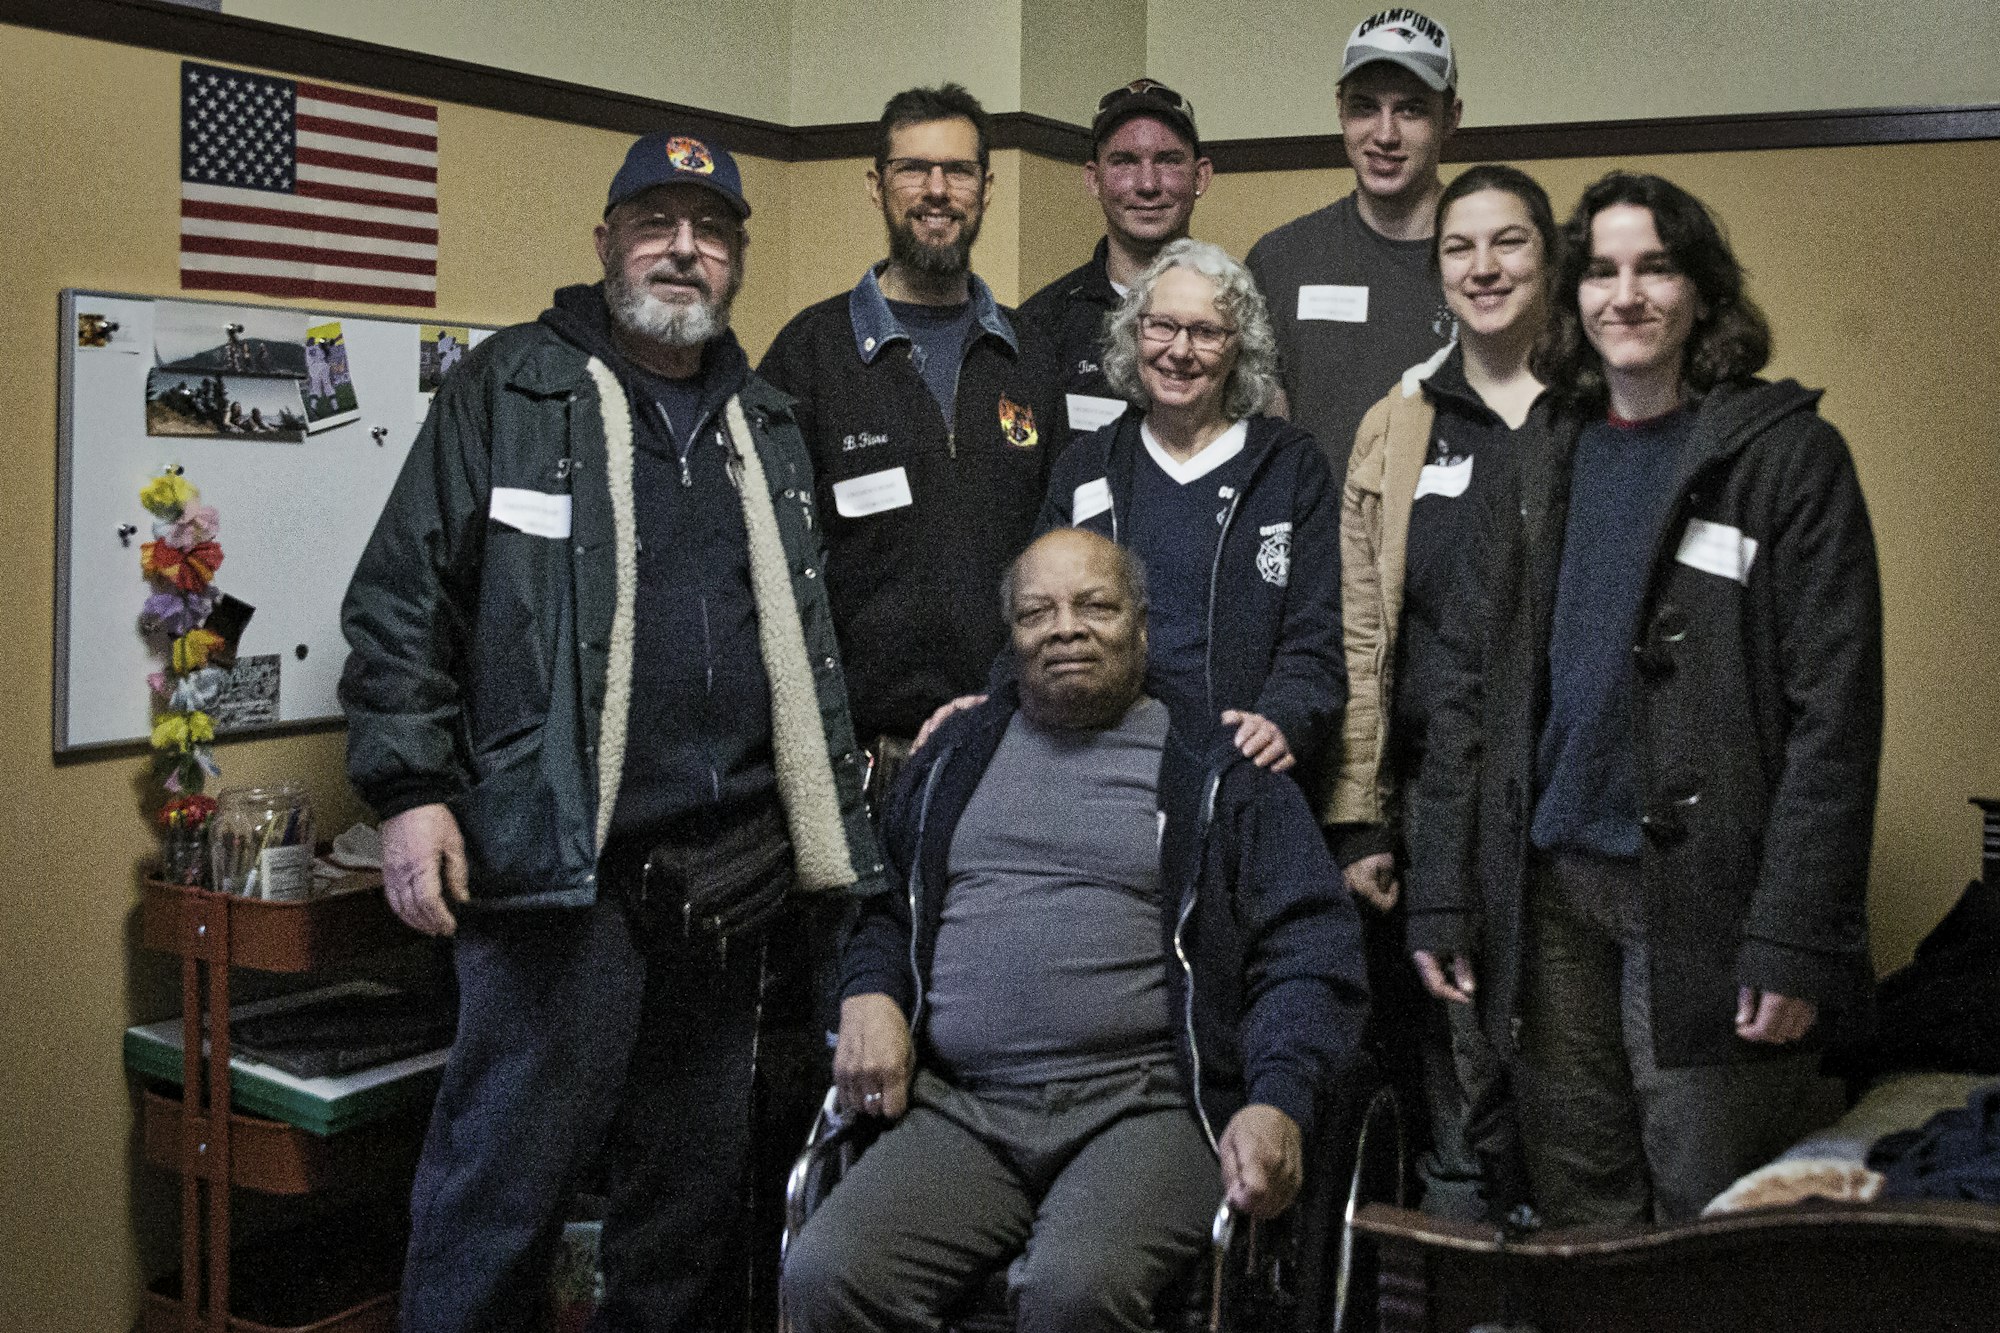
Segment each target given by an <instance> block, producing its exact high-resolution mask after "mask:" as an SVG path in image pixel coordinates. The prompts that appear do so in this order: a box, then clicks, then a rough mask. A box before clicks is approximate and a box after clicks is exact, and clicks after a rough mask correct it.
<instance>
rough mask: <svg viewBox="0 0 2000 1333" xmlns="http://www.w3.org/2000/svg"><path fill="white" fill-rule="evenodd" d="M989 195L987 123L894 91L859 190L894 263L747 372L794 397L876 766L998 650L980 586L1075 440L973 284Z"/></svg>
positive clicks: (786, 333)
mask: <svg viewBox="0 0 2000 1333" xmlns="http://www.w3.org/2000/svg"><path fill="white" fill-rule="evenodd" d="M992 191H993V174H992V172H991V171H990V170H989V167H988V136H987V120H986V112H985V110H984V109H983V108H982V107H981V106H980V105H979V102H978V99H976V98H974V97H973V96H972V94H971V93H968V92H967V91H966V90H965V89H964V88H962V87H960V86H958V85H957V84H954V83H947V84H944V85H943V86H941V87H938V88H913V89H910V90H909V91H906V92H901V93H898V94H896V95H895V96H894V97H892V98H890V99H889V102H888V105H887V106H885V107H884V108H883V110H882V118H881V121H880V122H879V124H878V126H877V129H876V140H875V165H874V169H873V170H871V171H870V172H869V173H868V193H869V197H870V198H871V199H873V200H874V202H875V203H876V205H877V206H878V207H880V208H881V210H882V220H883V222H884V223H885V224H886V226H887V228H888V233H889V257H888V259H886V260H884V261H883V262H882V263H879V264H877V265H875V266H874V267H873V268H871V269H870V270H869V271H868V272H867V273H864V274H863V275H862V277H861V281H860V282H859V283H858V284H857V285H856V286H855V287H854V289H853V290H852V291H850V292H847V293H845V294H843V295H840V296H836V297H833V298H832V299H830V300H827V301H822V302H820V303H819V304H818V305H815V306H812V307H809V308H808V309H806V310H804V311H802V312H801V313H800V314H799V315H798V316H797V317H795V318H794V319H793V320H792V321H791V323H789V324H787V325H786V326H785V328H784V329H783V330H782V331H781V332H780V333H779V334H778V337H777V340H776V341H775V342H773V343H772V344H771V350H770V352H769V353H768V354H767V355H766V356H765V357H764V361H763V364H762V365H760V366H759V367H758V373H759V374H761V375H762V376H764V378H765V379H767V380H769V381H770V382H771V383H772V384H774V385H776V386H777V387H778V388H780V389H782V390H784V391H785V392H786V393H788V394H790V395H791V396H792V397H793V398H795V399H796V400H797V404H796V406H795V408H794V411H795V413H796V414H797V417H798V422H799V428H800V429H801V430H802V431H803V432H804V434H805V438H806V443H807V445H808V446H809V447H810V448H811V450H812V455H813V467H814V469H815V472H816V474H817V478H818V484H817V499H818V509H819V514H820V518H821V522H822V532H823V533H824V540H825V542H826V549H827V566H826V575H827V591H828V593H829V594H830V595H831V597H832V599H833V617H834V628H835V629H836V631H837V632H838V633H839V636H840V642H841V644H842V646H843V647H844V649H845V650H846V661H847V667H848V674H849V679H848V682H847V685H848V697H849V698H850V699H852V700H853V707H854V721H855V729H856V731H857V733H858V734H859V735H860V736H861V737H862V739H863V740H864V741H866V742H869V744H870V748H871V752H872V755H873V757H874V759H875V760H876V762H877V764H878V765H879V766H880V768H881V770H882V771H881V773H880V774H879V775H878V776H886V774H887V770H888V769H891V768H893V767H894V766H896V765H897V764H898V763H899V762H900V758H901V756H902V755H904V754H906V753H907V751H908V741H909V739H910V738H911V737H913V736H915V735H916V733H917V729H918V728H919V727H920V726H921V725H922V724H923V722H924V719H925V718H927V717H929V716H930V714H931V712H932V710H934V709H936V708H937V707H938V705H940V704H942V703H944V702H945V701H946V700H948V699H951V698H953V697H955V696H958V695H962V694H968V693H972V692H974V691H976V690H977V689H979V688H980V687H981V686H983V685H984V684H985V681H986V674H987V669H988V668H989V667H990V666H991V665H992V664H993V660H994V657H995V656H996V655H997V654H998V652H999V651H1000V649H1001V647H1002V646H1003V645H1004V643H1005V636H1004V634H1003V633H1002V627H1001V626H1000V625H998V624H997V623H995V622H994V620H993V618H992V617H991V616H990V615H987V614H985V606H986V602H987V599H988V597H989V596H990V590H991V589H992V587H993V585H994V584H995V583H996V582H997V581H998V580H999V578H1000V573H1001V571H1002V570H1004V569H1005V568H1006V567H1007V563H1008V562H1009V561H1010V560H1012V559H1013V558H1014V556H1015V555H1016V554H1018V553H1019V551H1020V550H1021V548H1022V547H1023V546H1025V545H1027V542H1028V538H1029V536H1030V534H1031V533H1032V531H1033V528H1034V523H1035V515H1036V512H1037V510H1038V509H1039V508H1040V506H1041V502H1042V492H1043V489H1044V487H1045V486H1046V483H1047V480H1048V468H1049V462H1050V454H1051V452H1052V451H1053V450H1056V449H1058V448H1060V447H1061V445H1062V444H1063V443H1064V441H1065V440H1066V439H1067V437H1068V433H1069V432H1068V426H1067V423H1066V421H1065V416H1064V412H1063V406H1062V396H1061V392H1060V386H1059V383H1058V379H1057V369H1056V365H1055V361H1054V357H1053V354H1052V353H1051V351H1050V350H1049V349H1048V348H1047V347H1046V345H1045V344H1043V343H1042V342H1041V340H1040V339H1039V338H1038V337H1035V336H1033V335H1030V334H1029V333H1027V332H1026V331H1025V330H1024V329H1023V328H1022V326H1021V324H1020V323H1019V321H1018V320H1017V319H1016V318H1015V316H1014V314H1013V312H1011V311H1009V310H1006V309H1004V308H1003V307H1001V306H1000V305H999V304H998V303H997V302H995V301H994V299H993V293H992V292H991V291H989V290H988V289H987V286H986V284H985V283H984V282H981V281H980V280H979V278H978V277H977V276H975V275H974V274H973V273H972V271H971V261H972V246H973V242H974V241H975V240H977V239H978V237H979V223H980V220H981V218H982V217H983V216H984V214H985V211H986V204H987V201H988V199H989V198H990V196H991V194H992Z"/></svg>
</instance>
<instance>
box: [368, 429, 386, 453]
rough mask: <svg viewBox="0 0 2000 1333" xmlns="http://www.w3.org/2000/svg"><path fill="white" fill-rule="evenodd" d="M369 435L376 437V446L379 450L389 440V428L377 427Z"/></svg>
mask: <svg viewBox="0 0 2000 1333" xmlns="http://www.w3.org/2000/svg"><path fill="white" fill-rule="evenodd" d="M368 433H369V434H370V435H372V436H374V437H375V445H376V447H377V448H380V447H381V446H382V444H383V443H384V442H385V441H387V440H388V438H389V428H388V427H387V426H377V427H375V428H374V429H373V430H371V431H369V432H368Z"/></svg>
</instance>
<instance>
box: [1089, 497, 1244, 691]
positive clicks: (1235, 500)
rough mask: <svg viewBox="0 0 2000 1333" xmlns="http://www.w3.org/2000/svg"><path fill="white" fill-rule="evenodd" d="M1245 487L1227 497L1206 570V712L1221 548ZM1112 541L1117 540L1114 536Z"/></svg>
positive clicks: (1211, 685)
mask: <svg viewBox="0 0 2000 1333" xmlns="http://www.w3.org/2000/svg"><path fill="white" fill-rule="evenodd" d="M1247 489H1249V488H1248V486H1247V485H1244V486H1238V487H1236V489H1235V493H1234V494H1233V495H1231V496H1230V497H1229V508H1228V510H1227V511H1226V512H1225V513H1224V514H1223V518H1222V531H1221V532H1219V533H1217V534H1216V537H1215V562H1214V563H1213V564H1211V565H1210V566H1209V569H1208V643H1207V644H1206V646H1205V647H1204V648H1203V650H1202V662H1201V669H1202V679H1203V680H1204V681H1205V682H1206V683H1207V685H1208V711H1209V712H1210V713H1211V714H1217V715H1218V716H1219V714H1218V713H1217V709H1216V707H1215V591H1216V589H1217V588H1219V587H1220V586H1221V585H1222V547H1223V544H1224V543H1226V542H1227V541H1228V540H1229V528H1230V525H1231V524H1233V523H1235V522H1236V506H1237V505H1239V504H1241V503H1243V492H1244V491H1245V490H1247ZM1112 540H1114V541H1115V540H1117V538H1116V536H1115V535H1114V536H1113V538H1112Z"/></svg>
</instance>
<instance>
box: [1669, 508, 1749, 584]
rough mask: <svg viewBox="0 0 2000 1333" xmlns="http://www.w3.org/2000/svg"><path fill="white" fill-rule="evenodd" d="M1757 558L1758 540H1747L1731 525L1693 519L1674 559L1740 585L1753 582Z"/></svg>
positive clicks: (1739, 530) (1740, 530)
mask: <svg viewBox="0 0 2000 1333" xmlns="http://www.w3.org/2000/svg"><path fill="white" fill-rule="evenodd" d="M1756 558H1757V539H1756V538H1755V537H1746V536H1744V535H1743V530H1742V529H1741V528H1732V527H1730V526H1729V525H1728V524H1727V523H1710V522H1709V521H1708V520H1707V519H1703V518H1691V519H1689V520H1688V525H1687V531H1686V532H1684V533H1682V534H1681V547H1680V549H1679V550H1678V551H1675V552H1674V559H1676V560H1678V561H1680V562H1681V563H1682V564H1684V565H1686V566H1688V568H1690V569H1698V570H1700V571H1701V572H1702V573H1704V574H1719V575H1721V576H1722V577H1723V578H1726V579H1734V580H1736V581H1737V582H1738V583H1744V584H1747V583H1749V582H1750V563H1751V562H1752V561H1753V560H1755V559H1756Z"/></svg>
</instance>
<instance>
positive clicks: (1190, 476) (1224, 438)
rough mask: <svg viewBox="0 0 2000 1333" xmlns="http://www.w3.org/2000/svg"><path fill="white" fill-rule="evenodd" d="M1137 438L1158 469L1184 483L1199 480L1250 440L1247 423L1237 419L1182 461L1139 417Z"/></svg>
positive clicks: (1176, 482)
mask: <svg viewBox="0 0 2000 1333" xmlns="http://www.w3.org/2000/svg"><path fill="white" fill-rule="evenodd" d="M1139 442H1140V443H1141V444H1143V445H1145V446H1146V452H1147V454H1149V455H1150V456H1151V457H1152V460H1153V461H1154V462H1155V463H1157V464H1158V465H1159V468H1160V471H1162V472H1164V473H1166V474H1167V476H1168V477H1169V478H1170V479H1171V480H1172V481H1173V482H1174V483H1175V484H1176V485H1179V486H1185V485H1187V484H1188V483H1189V482H1191V481H1200V480H1201V479H1202V478H1203V477H1205V476H1207V475H1208V474H1209V473H1211V472H1213V471H1215V470H1216V469H1217V468H1219V467H1221V466H1222V465H1223V464H1224V463H1227V462H1228V461H1229V460H1230V459H1232V458H1234V457H1236V455H1238V454H1240V453H1242V452H1243V446H1244V445H1246V444H1248V443H1249V442H1250V423H1249V421H1248V420H1239V421H1238V422H1237V423H1236V424H1235V425H1233V426H1231V427H1230V428H1229V429H1228V430H1226V431H1224V432H1222V434H1220V435H1218V436H1216V437H1215V440H1214V441H1213V442H1212V443H1211V444H1210V445H1209V446H1208V448H1206V449H1204V450H1202V451H1201V452H1200V453H1198V454H1196V455H1195V456H1194V457H1193V458H1190V459H1188V460H1187V462H1185V463H1183V462H1181V461H1180V460H1178V459H1176V458H1175V457H1174V456H1173V455H1172V454H1170V453H1168V452H1167V451H1166V450H1165V449H1163V448H1161V447H1160V442H1159V440H1158V439H1156V438H1154V436H1153V428H1152V427H1151V426H1149V425H1147V424H1146V423H1145V422H1143V421H1142V422H1140V423H1139Z"/></svg>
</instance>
